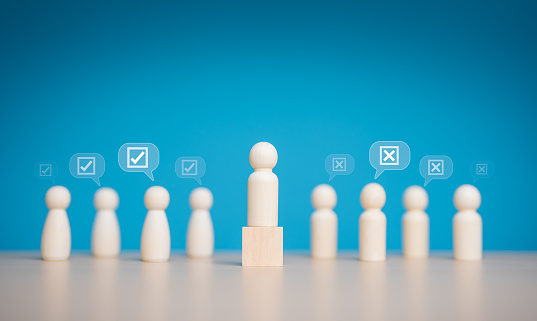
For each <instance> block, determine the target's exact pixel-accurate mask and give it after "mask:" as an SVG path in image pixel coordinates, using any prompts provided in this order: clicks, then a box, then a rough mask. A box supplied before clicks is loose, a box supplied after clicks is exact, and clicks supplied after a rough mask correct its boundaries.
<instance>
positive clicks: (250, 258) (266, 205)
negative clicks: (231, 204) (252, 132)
mask: <svg viewBox="0 0 537 321" xmlns="http://www.w3.org/2000/svg"><path fill="white" fill-rule="evenodd" d="M277 162H278V152H277V151H276V148H274V146H272V144H270V143H266V142H261V143H257V144H255V145H254V147H252V149H251V150H250V165H251V166H252V167H253V168H254V172H253V173H252V174H251V175H250V177H249V178H248V226H247V227H243V228H242V265H243V266H283V227H279V226H278V177H277V176H276V174H274V173H273V172H272V169H273V168H274V167H275V166H276V163H277Z"/></svg>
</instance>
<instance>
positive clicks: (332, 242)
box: [311, 184, 338, 259]
mask: <svg viewBox="0 0 537 321" xmlns="http://www.w3.org/2000/svg"><path fill="white" fill-rule="evenodd" d="M311 203H312V205H313V207H314V208H315V212H313V214H312V215H311V257H312V258H314V259H335V258H336V256H337V232H338V226H337V215H336V213H335V212H334V207H335V206H336V203H337V195H336V191H335V190H334V188H332V186H330V185H327V184H321V185H318V186H317V187H315V189H314V190H313V192H312V194H311Z"/></svg>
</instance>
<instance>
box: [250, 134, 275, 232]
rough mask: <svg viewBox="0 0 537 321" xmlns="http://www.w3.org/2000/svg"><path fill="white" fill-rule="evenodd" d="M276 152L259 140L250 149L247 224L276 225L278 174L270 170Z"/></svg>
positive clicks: (268, 144) (269, 145)
mask: <svg viewBox="0 0 537 321" xmlns="http://www.w3.org/2000/svg"><path fill="white" fill-rule="evenodd" d="M277 162H278V152H277V151H276V148H274V146H272V144H270V143H266V142H261V143H257V144H255V145H254V147H252V150H251V151H250V165H252V167H253V168H254V172H253V173H252V174H251V175H250V177H249V178H248V226H278V176H276V174H274V173H273V172H272V169H273V168H274V166H276V163H277Z"/></svg>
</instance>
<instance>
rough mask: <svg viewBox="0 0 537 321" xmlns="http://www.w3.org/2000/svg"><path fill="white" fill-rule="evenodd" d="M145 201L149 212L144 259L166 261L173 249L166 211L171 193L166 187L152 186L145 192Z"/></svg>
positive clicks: (143, 248) (145, 232)
mask: <svg viewBox="0 0 537 321" xmlns="http://www.w3.org/2000/svg"><path fill="white" fill-rule="evenodd" d="M144 203H145V206H146V207H147V209H148V212H147V216H146V217H145V221H144V227H143V229H142V240H141V247H140V248H141V255H142V260H143V261H147V262H166V261H168V260H169V258H170V249H171V240H170V226H169V225H168V218H167V217H166V212H165V210H166V208H167V207H168V205H169V204H170V194H169V193H168V191H167V190H166V189H165V188H164V187H161V186H153V187H150V188H149V189H148V190H147V191H146V192H145V197H144Z"/></svg>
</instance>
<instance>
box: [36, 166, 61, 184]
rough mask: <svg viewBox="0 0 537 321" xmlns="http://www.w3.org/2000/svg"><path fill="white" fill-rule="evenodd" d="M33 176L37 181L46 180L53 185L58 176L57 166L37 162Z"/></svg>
mask: <svg viewBox="0 0 537 321" xmlns="http://www.w3.org/2000/svg"><path fill="white" fill-rule="evenodd" d="M34 175H35V176H36V177H37V178H39V179H48V180H50V181H51V182H52V184H56V183H55V181H54V180H55V179H56V176H58V165H57V164H56V163H54V162H39V163H36V164H35V166H34Z"/></svg>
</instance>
